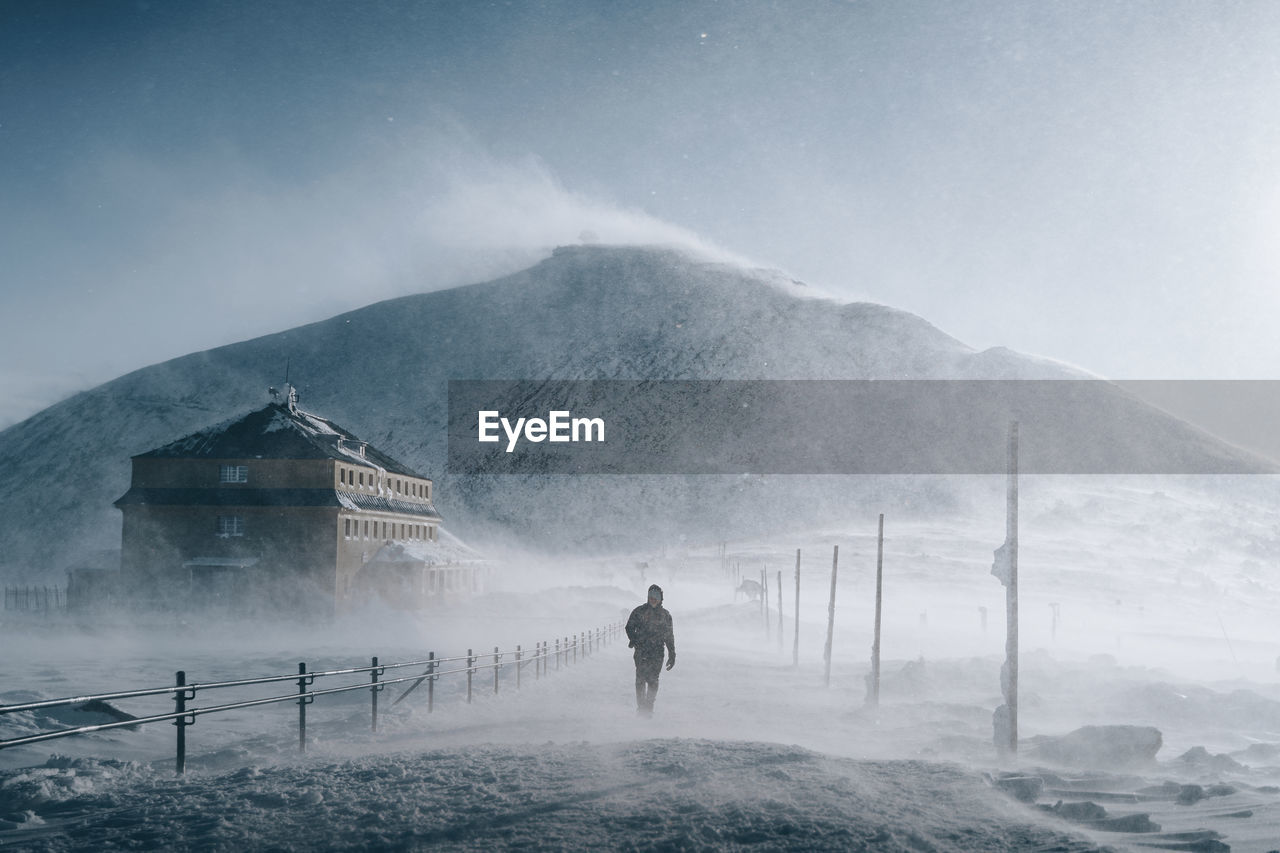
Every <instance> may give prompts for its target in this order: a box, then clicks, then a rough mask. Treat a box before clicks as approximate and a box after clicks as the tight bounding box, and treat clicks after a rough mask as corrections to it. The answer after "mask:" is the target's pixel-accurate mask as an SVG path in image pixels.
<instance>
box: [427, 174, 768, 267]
mask: <svg viewBox="0 0 1280 853" xmlns="http://www.w3.org/2000/svg"><path fill="white" fill-rule="evenodd" d="M420 221H421V225H422V231H423V235H424V236H425V237H427V238H428V240H429V241H430V242H431V243H433V244H437V245H439V246H442V247H449V249H450V250H451V251H458V250H479V251H502V252H505V251H512V250H521V249H525V250H545V249H548V248H550V247H552V246H561V245H572V244H576V243H588V244H589V243H605V244H612V245H628V246H629V245H646V244H649V245H667V246H677V247H680V248H683V249H686V250H688V251H692V252H694V253H696V254H698V255H702V256H705V257H707V258H708V259H711V260H718V261H727V262H738V263H744V261H743V259H741V258H739V257H736V256H734V255H732V254H731V253H729V252H727V251H726V250H724V249H721V248H718V247H716V246H713V245H712V244H710V243H708V242H707V241H705V240H703V239H702V238H701V237H698V236H697V235H696V234H694V233H693V232H692V231H689V230H688V229H685V228H681V227H680V226H678V225H673V224H671V223H668V222H664V221H662V220H660V219H658V218H656V217H654V216H651V215H650V214H648V213H645V212H644V211H641V210H628V209H623V208H620V207H617V206H614V205H612V204H609V203H607V202H604V201H601V200H599V199H594V198H591V197H589V196H587V195H584V194H583V193H580V192H575V191H572V190H569V189H567V188H565V187H564V186H563V185H562V184H561V183H560V182H559V181H558V180H557V179H556V177H555V176H554V175H553V174H552V173H551V172H550V170H549V169H548V168H547V167H546V166H545V165H544V164H543V163H542V162H541V161H539V160H537V159H536V158H527V159H525V160H523V161H521V162H518V163H496V162H489V163H480V164H478V165H474V166H473V167H472V168H471V169H469V170H468V171H467V172H466V173H465V174H463V175H452V176H450V179H449V180H448V181H447V183H446V185H445V186H444V188H443V191H442V192H440V193H439V194H436V195H433V196H432V197H431V198H429V199H428V201H427V204H426V206H425V207H424V209H423V212H422V216H421V220H420Z"/></svg>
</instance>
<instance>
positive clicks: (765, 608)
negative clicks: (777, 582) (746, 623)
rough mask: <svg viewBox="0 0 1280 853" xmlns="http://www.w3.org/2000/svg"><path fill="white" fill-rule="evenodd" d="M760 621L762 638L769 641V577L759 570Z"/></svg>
mask: <svg viewBox="0 0 1280 853" xmlns="http://www.w3.org/2000/svg"><path fill="white" fill-rule="evenodd" d="M760 621H762V622H764V637H765V640H768V639H769V633H770V629H769V575H768V571H767V570H766V569H761V570H760Z"/></svg>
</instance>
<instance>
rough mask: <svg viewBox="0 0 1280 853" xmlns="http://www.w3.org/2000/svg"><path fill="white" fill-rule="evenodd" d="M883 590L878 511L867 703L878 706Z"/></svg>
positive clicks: (881, 519)
mask: <svg viewBox="0 0 1280 853" xmlns="http://www.w3.org/2000/svg"><path fill="white" fill-rule="evenodd" d="M883 590H884V513H883V512H882V513H880V532H879V534H878V535H877V536H876V627H875V634H874V639H873V640H872V641H871V684H870V685H868V691H867V704H868V705H870V706H871V707H872V708H878V707H880V612H881V603H882V601H883Z"/></svg>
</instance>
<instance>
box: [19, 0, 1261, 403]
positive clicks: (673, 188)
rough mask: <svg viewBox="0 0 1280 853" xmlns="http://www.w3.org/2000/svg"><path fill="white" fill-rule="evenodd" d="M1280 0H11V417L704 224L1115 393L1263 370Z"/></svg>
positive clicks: (694, 233)
mask: <svg viewBox="0 0 1280 853" xmlns="http://www.w3.org/2000/svg"><path fill="white" fill-rule="evenodd" d="M1276 44H1280V4H1274V3H1266V2H1256V3H1249V2H1236V3H1200V2H1177V0H1170V1H1169V2H1146V3H1143V2H1133V3H1124V4H1116V3H1110V2H1106V3H1102V2H1096V3H1095V2H1083V1H1082V2H1074V3H1043V2H1007V3H1006V2H973V3H954V2H947V3H942V2H936V3H935V2H912V3H905V2H887V0H886V2H794V3H772V2H740V3H732V4H730V3H714V2H703V3H697V2H693V3H678V2H651V3H645V4H635V5H634V7H633V6H631V5H629V4H615V3H598V2H512V3H497V2H495V3H486V2H457V3H450V2H397V3H390V2H384V3H376V2H369V3H364V2H361V3H356V2H274V0H263V2H253V3H248V2H246V3H208V2H203V3H202V2H195V1H194V0H193V2H182V3H161V2H94V3H86V2H56V0H50V2H29V3H19V2H10V0H0V426H4V425H8V424H10V423H13V422H14V421H16V420H18V419H20V418H23V417H26V416H27V415H29V414H31V413H33V412H34V411H36V410H38V409H39V408H40V407H42V406H43V405H47V404H49V403H51V402H53V401H55V400H57V399H59V398H61V397H63V396H65V395H66V394H68V393H71V392H73V391H75V390H79V389H82V388H86V387H91V386H92V385H94V384H97V383H99V382H102V381H105V380H107V379H110V378H113V377H114V376H116V375H119V374H121V373H123V372H126V371H128V370H132V369H136V368H138V367H141V366H144V365H146V364H150V363H154V362H157V361H161V360H164V359H167V358H171V357H174V356H177V355H181V354H184V353H186V352H190V351H193V350H199V349H204V348H208V347H211V346H216V345H219V344H223V343H229V342H232V341H235V340H242V339H244V338H247V337H252V336H254V335H258V334H265V333H268V332H272V331H277V330H280V329H284V328H289V327H291V326H294V325H297V324H299V323H303V322H308V321H311V320H315V319H319V318H322V317H325V316H329V315H332V314H334V313H337V312H339V311H342V310H346V309H349V308H353V307H357V306H359V305H363V304H367V303H368V302H371V301H374V300H376V299H381V298H385V297H389V296H394V295H399V294H402V293H409V292H416V291H421V290H427V289H435V288H439V287H444V286H450V285H453V284H459V283H465V282H467V281H472V280H477V279H482V278H488V277H492V276H493V275H496V274H499V273H502V272H505V271H509V270H511V269H515V268H517V267H519V266H523V265H525V264H527V263H528V262H531V261H532V260H535V259H536V258H537V257H539V255H540V253H544V252H545V251H546V250H548V249H549V248H550V247H552V246H554V245H556V244H558V243H566V242H573V241H575V240H577V239H578V236H579V235H580V234H581V233H582V232H583V231H584V230H591V231H593V232H595V233H596V234H597V235H598V236H599V237H600V239H602V240H604V241H634V242H647V241H662V242H672V241H683V242H690V243H697V244H702V245H705V246H710V247H714V248H716V249H719V250H721V251H723V252H724V253H725V254H727V255H732V256H736V257H742V258H746V259H748V260H749V261H751V262H753V263H757V264H761V265H768V266H776V267H780V268H782V269H784V270H786V271H787V272H789V273H791V274H792V275H794V276H796V277H799V278H801V279H803V280H805V281H808V282H810V283H811V284H814V285H816V286H818V287H821V288H823V289H825V290H828V291H830V292H832V293H834V294H838V295H841V296H844V297H848V298H862V299H872V300H875V301H878V302H883V303H887V304H890V305H894V306H896V307H900V308H904V309H906V310H910V311H913V312H915V313H918V314H920V315H922V316H923V317H925V318H926V319H928V320H930V321H931V322H933V323H935V324H936V325H938V326H939V327H941V328H942V329H943V330H945V331H947V332H949V333H951V334H953V335H955V336H957V337H959V338H960V339H961V340H964V341H965V342H966V343H969V344H971V345H974V346H977V347H986V346H991V345H1006V346H1011V347H1014V348H1016V349H1020V350H1024V351H1028V352H1035V353H1039V354H1043V355H1048V356H1052V357H1055V358H1060V359H1063V360H1066V361H1070V362H1073V363H1075V364H1079V365H1081V366H1083V367H1086V368H1088V369H1091V370H1094V371H1096V372H1098V373H1101V374H1103V375H1107V376H1112V377H1123V378H1224V379H1226V378H1277V377H1276V367H1275V365H1277V364H1280V343H1278V342H1277V341H1278V340H1280V335H1276V334H1275V329H1276V328H1277V326H1278V325H1280V323H1278V322H1277V321H1278V320H1280V59H1278V58H1277V57H1278V56H1280V51H1277V50H1275V45H1276Z"/></svg>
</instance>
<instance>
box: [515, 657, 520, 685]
mask: <svg viewBox="0 0 1280 853" xmlns="http://www.w3.org/2000/svg"><path fill="white" fill-rule="evenodd" d="M519 689H520V647H519V646H516V690H519Z"/></svg>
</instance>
